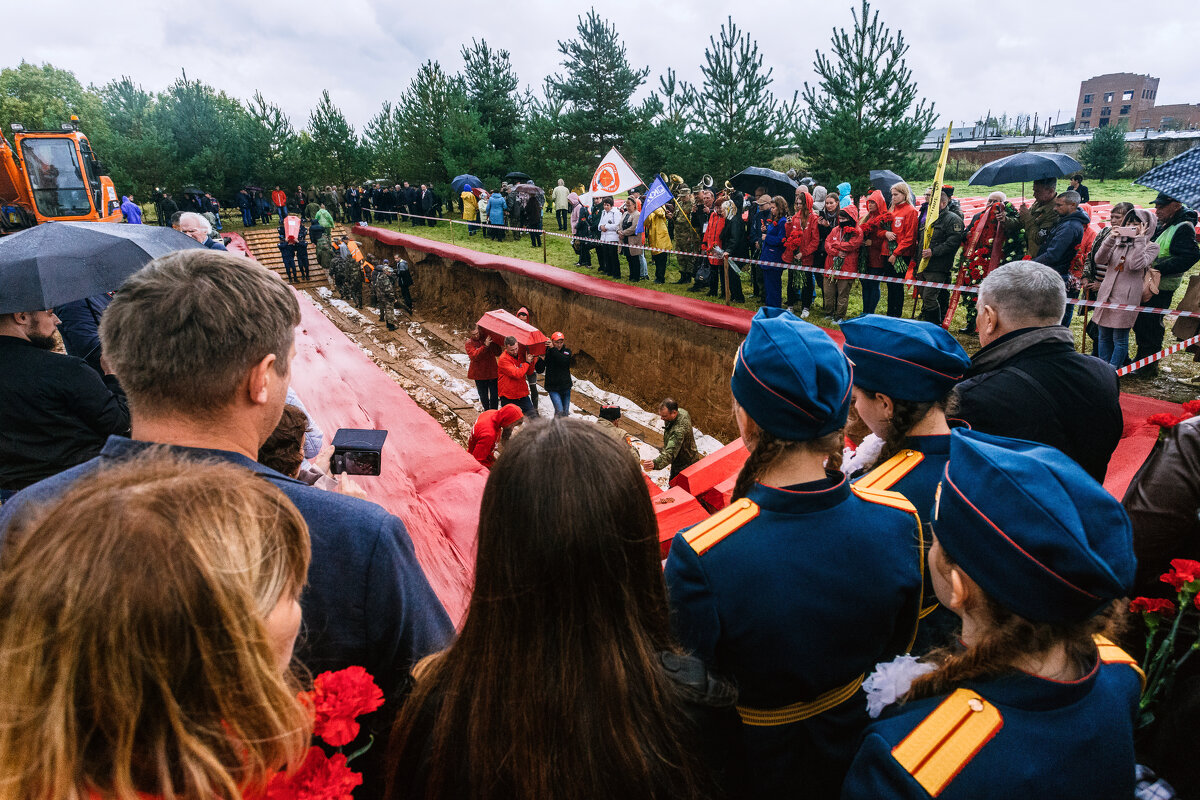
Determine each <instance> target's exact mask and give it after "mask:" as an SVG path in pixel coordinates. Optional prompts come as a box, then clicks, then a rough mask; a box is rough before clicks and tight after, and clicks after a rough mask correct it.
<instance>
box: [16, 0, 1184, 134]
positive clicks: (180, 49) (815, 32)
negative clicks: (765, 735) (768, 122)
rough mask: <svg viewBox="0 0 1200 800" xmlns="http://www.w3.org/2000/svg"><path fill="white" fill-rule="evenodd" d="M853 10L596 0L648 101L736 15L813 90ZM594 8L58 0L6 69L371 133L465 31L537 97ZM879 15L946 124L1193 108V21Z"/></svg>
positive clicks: (884, 0)
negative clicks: (325, 119)
mask: <svg viewBox="0 0 1200 800" xmlns="http://www.w3.org/2000/svg"><path fill="white" fill-rule="evenodd" d="M852 6H853V7H857V3H850V2H836V1H835V2H821V3H819V4H818V3H812V2H782V3H765V2H757V1H756V2H749V3H737V4H731V3H719V2H714V1H713V0H688V1H687V2H680V1H679V0H644V1H643V2H626V1H625V0H609V2H605V3H602V4H596V7H597V8H601V9H603V11H604V13H605V14H606V15H607V16H608V18H609V19H610V20H612V21H614V22H615V23H616V26H617V30H618V32H619V33H620V34H621V36H622V37H623V39H624V41H625V44H626V47H627V49H628V54H629V59H630V61H631V62H632V63H633V64H634V65H635V66H649V67H650V76H649V79H648V80H647V85H646V86H644V87H643V89H642V90H641V92H640V93H639V96H640V95H645V94H646V93H648V91H649V90H650V88H654V87H657V85H658V77H659V76H660V75H662V74H663V73H664V72H665V71H666V69H667V68H668V67H674V68H675V69H676V71H677V72H678V74H679V75H680V77H681V78H684V79H687V80H693V81H697V80H699V78H700V68H699V65H700V64H701V63H702V62H703V60H704V49H705V47H706V45H707V43H708V37H709V36H710V35H712V34H715V33H716V32H717V31H718V29H719V28H720V25H721V23H722V22H724V21H725V17H726V14H727V13H729V10H730V9H732V8H738V9H741V10H739V11H735V12H733V18H734V22H735V23H736V24H737V25H739V26H740V27H742V28H744V29H745V30H746V31H747V32H748V33H749V34H750V35H751V36H752V37H754V38H755V39H757V41H758V44H759V48H760V51H761V52H762V54H763V56H764V61H765V65H766V66H769V67H773V68H774V78H775V83H774V84H773V87H772V88H773V89H774V90H775V92H776V94H778V95H780V96H787V97H790V96H791V93H792V92H793V91H794V90H797V89H800V88H802V86H803V84H804V81H805V80H809V81H812V80H813V77H814V75H813V71H812V65H813V58H814V52H815V51H816V50H818V49H820V50H822V51H823V52H829V46H830V33H831V30H832V28H833V27H834V26H839V27H840V26H846V27H849V26H850V25H851V23H852V20H851V16H850V9H851V7H852ZM1184 6H1186V4H1179V5H1176V6H1175V7H1174V8H1175V12H1180V10H1181V9H1182V8H1183V7H1184ZM588 7H589V4H587V3H572V2H569V0H521V2H516V3H506V2H487V3H482V2H474V0H456V1H455V2H447V1H446V0H442V2H421V3H414V2H403V3H400V2H381V1H377V0H290V2H288V3H287V4H286V6H285V5H283V4H280V3H272V2H264V3H255V2H232V0H205V2H202V3H195V4H188V5H183V4H168V3H163V2H161V0H160V1H159V2H153V3H150V2H141V1H140V0H138V1H137V2H133V1H132V0H116V2H114V3H110V4H108V5H107V6H105V7H104V9H103V10H99V9H97V7H96V5H95V4H94V3H92V2H87V3H84V2H82V0H56V2H53V3H45V2H43V4H42V11H41V12H38V14H37V15H40V16H45V14H52V15H53V16H54V18H55V20H57V22H51V23H47V21H46V20H44V19H43V20H42V23H40V24H39V25H37V26H35V27H34V28H30V29H28V30H27V31H26V33H27V34H28V35H22V36H19V37H18V36H10V37H8V38H7V40H6V42H5V48H4V53H3V54H0V67H4V66H15V65H16V64H17V63H19V62H20V61H21V60H22V59H24V60H26V61H31V62H35V63H41V62H47V61H48V62H50V63H52V64H54V65H55V66H57V67H63V68H67V69H70V70H72V71H74V73H75V74H76V76H77V77H78V78H79V79H80V81H82V82H83V83H84V84H85V85H86V84H89V83H95V84H97V85H101V84H104V83H106V82H108V81H110V80H112V79H114V78H117V77H119V76H121V75H129V76H131V77H132V78H133V79H134V80H135V81H136V82H137V83H140V84H141V85H142V86H143V87H145V88H146V89H148V90H152V91H159V90H162V89H164V88H166V87H167V86H169V85H170V84H171V82H172V81H174V80H175V78H177V77H178V76H179V73H180V70H181V69H186V70H187V74H188V76H189V77H191V78H198V79H200V80H202V81H205V82H207V83H209V84H212V85H213V86H215V87H217V88H218V89H223V90H225V91H226V92H227V93H229V94H232V95H234V96H237V97H240V98H242V99H249V98H250V97H251V96H252V95H253V94H254V92H255V91H261V92H262V93H263V95H264V96H265V97H266V98H267V99H268V100H270V101H272V102H275V103H277V104H279V105H280V106H282V107H283V109H284V110H285V111H286V112H287V113H288V114H289V115H290V116H291V117H292V120H293V122H294V123H295V124H296V126H297V128H300V127H303V125H304V124H305V123H306V122H307V120H308V113H309V110H310V109H311V108H312V107H313V106H314V105H315V104H316V101H317V99H318V97H319V96H320V92H321V90H322V89H328V90H329V92H330V95H331V96H332V98H333V100H334V102H335V103H336V104H337V105H339V106H340V107H341V108H342V110H343V111H344V112H345V113H346V115H347V117H348V118H349V120H350V122H351V123H352V124H353V125H354V126H355V128H356V129H357V130H360V131H361V129H362V127H363V125H364V123H365V122H366V121H367V120H368V119H370V117H371V116H373V115H374V114H375V113H376V112H377V111H378V109H379V106H380V104H381V103H382V102H383V101H384V100H394V99H396V98H397V97H398V96H399V95H400V94H401V92H403V90H404V89H405V87H407V85H408V83H409V81H410V80H411V79H412V76H413V74H414V73H415V71H416V68H417V66H418V65H419V64H420V63H421V62H423V61H425V60H426V59H435V60H437V61H440V62H441V64H442V66H443V68H445V69H446V70H447V71H451V72H455V71H458V70H459V69H460V67H461V64H462V59H461V56H460V55H459V48H460V46H461V45H462V43H464V42H469V41H470V40H471V38H472V37H481V38H486V39H487V41H488V42H489V44H491V45H492V46H493V47H497V48H505V49H507V50H509V51H510V52H511V54H512V62H513V65H514V67H515V68H516V71H517V77H518V78H519V79H520V81H521V88H522V89H524V87H525V86H526V85H530V86H532V87H533V88H534V90H535V91H537V90H539V89H540V87H541V84H542V80H543V78H544V77H545V76H546V75H547V74H550V73H552V72H554V71H561V66H560V61H561V56H560V55H559V53H558V48H557V41H558V40H566V39H569V38H571V37H573V36H574V34H575V25H576V18H577V16H578V14H580V13H584V12H586V10H587V8H588ZM874 8H875V9H878V10H879V11H880V17H881V19H882V20H883V21H884V22H886V23H887V24H888V25H889V26H890V27H891V28H892V29H893V30H896V29H901V30H902V31H903V34H904V37H905V39H906V41H907V42H908V44H909V45H910V48H911V49H910V50H909V53H908V66H909V68H910V69H911V70H912V72H913V76H914V78H915V79H916V81H917V83H918V85H919V87H920V92H921V93H922V94H923V95H925V96H926V97H928V98H930V99H932V100H934V101H935V103H936V107H937V111H938V112H939V113H940V115H941V116H940V119H939V121H938V125H945V124H946V122H947V121H949V120H953V121H954V122H955V123H956V125H957V124H959V123H961V122H962V121H964V120H967V121H974V120H975V119H977V118H981V117H982V116H983V114H984V113H985V112H986V111H987V110H988V108H991V109H992V111H993V113H994V114H996V115H997V116H998V115H999V114H1000V113H1001V112H1005V111H1006V112H1008V113H1009V115H1010V116H1011V115H1013V114H1017V113H1033V112H1035V111H1036V112H1037V113H1038V114H1039V115H1040V116H1042V117H1043V118H1044V117H1045V116H1046V115H1047V114H1049V115H1051V116H1054V115H1058V114H1061V120H1062V121H1066V120H1067V119H1069V118H1070V117H1071V115H1072V114H1073V113H1074V108H1075V101H1076V98H1077V96H1078V92H1079V82H1080V81H1081V80H1083V79H1084V78H1087V77H1090V76H1093V75H1098V74H1103V73H1107V72H1136V73H1149V74H1151V75H1153V76H1155V77H1157V78H1160V79H1161V83H1160V84H1159V93H1158V104H1160V105H1166V104H1170V103H1200V71H1198V70H1197V68H1196V64H1195V60H1194V54H1195V33H1196V28H1195V25H1194V24H1191V23H1186V22H1183V21H1182V18H1181V17H1178V15H1177V14H1176V13H1175V12H1167V13H1166V14H1165V16H1164V15H1163V14H1158V13H1153V14H1152V13H1146V12H1145V11H1144V10H1140V9H1141V7H1140V6H1137V5H1130V4H1129V3H1128V2H1116V1H1115V0H1088V1H1087V2H1079V1H1078V0H1060V1H1059V2H1057V3H1055V2H1053V1H1052V0H1004V2H997V0H986V1H984V0H955V2H942V1H940V0H938V1H935V2H923V3H914V2H899V0H877V1H876V3H875V4H874ZM185 9H186V11H185ZM1180 13H1181V12H1180ZM1172 20H1174V21H1172ZM85 125H86V122H85Z"/></svg>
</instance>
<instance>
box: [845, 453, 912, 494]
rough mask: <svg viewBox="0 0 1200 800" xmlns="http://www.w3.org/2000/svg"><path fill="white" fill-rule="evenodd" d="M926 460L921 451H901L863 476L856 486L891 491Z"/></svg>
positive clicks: (855, 483) (856, 482)
mask: <svg viewBox="0 0 1200 800" xmlns="http://www.w3.org/2000/svg"><path fill="white" fill-rule="evenodd" d="M924 460H925V454H924V453H922V452H920V451H919V450H901V451H900V452H899V453H896V455H894V456H892V457H891V458H889V459H888V460H887V461H885V462H883V463H882V464H880V465H879V466H878V467H876V468H875V469H873V470H871V471H870V472H868V473H867V474H866V475H863V476H862V477H861V478H859V479H858V480H857V481H855V482H854V485H855V486H861V487H863V488H864V489H890V488H892V487H893V486H895V485H896V484H897V483H898V482H899V480H900V479H901V478H903V477H904V476H905V475H907V474H908V473H910V472H912V471H913V469H915V468H916V466H917V465H918V464H920V463H921V462H922V461H924Z"/></svg>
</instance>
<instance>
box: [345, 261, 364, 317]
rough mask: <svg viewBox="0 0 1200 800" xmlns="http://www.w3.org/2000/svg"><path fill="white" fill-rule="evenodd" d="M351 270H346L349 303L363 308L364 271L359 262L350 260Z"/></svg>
mask: <svg viewBox="0 0 1200 800" xmlns="http://www.w3.org/2000/svg"><path fill="white" fill-rule="evenodd" d="M349 262H350V263H349V268H348V269H347V270H346V288H347V289H348V290H349V291H348V295H349V296H348V297H347V298H346V300H347V302H350V303H353V304H354V305H355V306H357V307H358V308H362V304H363V269H362V266H360V265H359V264H358V262H356V261H354V260H352V259H351V260H349Z"/></svg>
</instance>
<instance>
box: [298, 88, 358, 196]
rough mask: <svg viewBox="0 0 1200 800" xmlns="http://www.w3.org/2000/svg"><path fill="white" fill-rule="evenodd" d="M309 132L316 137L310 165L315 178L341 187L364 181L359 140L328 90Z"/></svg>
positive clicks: (309, 119)
mask: <svg viewBox="0 0 1200 800" xmlns="http://www.w3.org/2000/svg"><path fill="white" fill-rule="evenodd" d="M308 130H309V133H310V135H311V137H312V139H311V145H310V146H311V155H312V157H311V158H309V159H308V163H309V167H310V168H311V170H312V173H314V174H313V177H316V178H317V180H319V181H320V182H321V183H330V182H334V181H336V182H337V183H338V184H339V185H344V184H348V183H350V182H351V181H354V180H358V179H360V178H362V153H361V145H360V144H359V141H358V137H357V136H356V135H355V133H354V128H353V127H351V125H350V123H349V122H347V121H346V116H345V115H344V114H343V113H342V111H341V109H339V108H338V107H337V106H335V105H334V104H333V101H332V100H330V99H329V90H328V89H326V90H324V91H322V92H321V100H320V102H318V103H317V107H316V108H314V109H313V111H312V113H311V114H310V115H309V118H308ZM309 180H312V177H310V178H309Z"/></svg>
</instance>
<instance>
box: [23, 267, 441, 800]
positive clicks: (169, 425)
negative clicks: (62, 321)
mask: <svg viewBox="0 0 1200 800" xmlns="http://www.w3.org/2000/svg"><path fill="white" fill-rule="evenodd" d="M299 322H300V307H299V304H298V303H297V301H296V298H295V295H294V294H293V292H292V290H291V289H290V288H289V287H288V286H287V285H286V284H285V283H284V282H283V281H281V280H279V278H278V277H276V276H275V275H274V274H273V273H271V272H270V271H269V270H267V269H266V268H265V267H261V266H259V265H258V264H256V263H255V262H253V261H247V260H246V259H244V258H240V257H238V256H233V255H230V254H227V253H221V252H216V251H212V250H206V249H194V250H180V251H177V252H174V253H171V254H169V255H166V256H163V257H161V258H159V259H156V260H155V261H153V262H151V263H150V264H148V265H147V266H146V267H144V268H143V269H142V270H140V271H139V272H137V273H136V274H135V275H133V276H132V277H131V278H129V280H127V281H126V282H125V284H124V285H123V286H122V287H121V290H120V291H119V292H118V293H117V296H116V298H114V300H113V302H112V304H111V305H110V306H109V307H108V309H107V310H106V311H105V313H104V317H103V319H102V321H101V326H100V338H101V343H102V345H103V349H104V354H105V358H106V360H108V361H109V362H111V364H112V366H113V368H114V371H115V372H116V373H118V374H119V375H120V376H121V382H122V385H123V387H124V388H125V390H126V392H127V394H128V396H129V400H130V402H129V406H130V408H131V409H132V412H133V413H132V438H129V439H126V438H124V437H121V436H112V437H110V438H109V439H108V442H107V443H106V444H105V445H104V448H103V449H102V450H101V452H100V455H99V456H98V457H96V458H93V459H92V460H91V461H87V462H84V463H83V464H80V465H79V466H77V467H74V468H72V469H69V470H67V471H66V472H62V473H59V474H58V475H55V476H54V477H52V478H47V479H46V480H43V481H40V482H38V483H35V484H33V485H32V486H29V487H28V488H25V489H22V490H21V491H20V492H18V493H17V494H16V496H15V497H13V499H12V500H10V501H9V502H6V503H5V504H4V505H3V506H0V536H3V535H4V532H5V531H7V530H9V524H10V523H12V522H13V521H14V520H16V519H18V518H20V517H21V516H23V515H24V514H25V513H26V512H27V511H29V510H31V509H33V508H36V507H37V506H38V505H40V504H41V503H43V502H45V501H47V500H50V499H52V498H54V497H57V496H59V495H61V494H62V493H63V492H64V491H66V490H67V488H68V487H69V486H70V485H71V484H73V483H74V482H75V481H78V480H87V477H88V475H89V474H91V473H93V472H94V471H96V470H99V469H103V468H104V467H105V466H107V465H109V464H112V463H114V462H116V461H118V460H122V459H127V458H131V457H136V456H137V455H138V454H139V453H143V452H145V451H147V450H149V449H151V448H153V447H155V446H156V445H165V446H166V447H168V448H169V449H170V450H171V451H172V452H175V453H178V454H179V455H180V456H182V457H185V458H196V459H216V460H219V461H227V462H231V463H234V464H238V465H240V466H242V467H245V468H246V469H248V470H250V471H251V472H254V473H255V474H256V475H259V476H261V477H262V478H263V479H264V480H267V481H270V482H271V483H273V484H274V485H276V486H277V487H279V489H280V490H282V491H283V493H284V494H286V495H287V496H288V499H290V500H291V501H292V502H293V503H294V504H295V505H296V508H297V509H299V511H300V513H301V515H303V517H304V520H305V522H307V523H308V528H309V535H310V536H311V539H312V566H311V567H310V569H309V575H308V584H307V585H306V586H305V587H304V592H303V594H302V595H301V598H300V605H301V608H302V609H303V612H304V629H303V631H302V634H301V641H300V643H299V645H298V648H297V656H298V658H299V660H300V662H301V663H302V664H303V665H304V666H305V667H307V668H308V670H309V671H310V672H312V673H313V674H314V675H316V674H319V673H320V672H322V671H324V670H336V669H342V668H345V667H349V666H354V665H358V666H362V667H364V668H366V670H367V671H368V672H370V673H371V674H372V675H373V676H374V678H375V681H376V683H378V684H379V686H380V688H382V689H383V691H384V695H385V697H386V698H388V700H389V701H392V702H389V703H388V704H385V706H384V707H383V708H382V709H381V710H380V711H378V712H375V713H374V714H371V715H370V716H368V717H365V718H364V721H365V724H364V725H363V731H362V734H361V736H360V740H359V741H358V742H356V743H353V744H351V745H350V746H349V751H351V752H352V751H354V750H356V749H357V748H359V747H361V746H362V745H363V744H365V743H366V741H367V739H368V737H369V736H372V735H373V736H374V737H375V738H376V739H380V740H383V739H386V737H387V733H388V731H389V729H390V727H391V721H392V717H393V716H394V714H395V711H396V707H395V701H398V700H399V699H400V698H401V696H402V695H403V692H404V688H405V686H406V684H407V681H408V676H409V670H410V669H411V667H412V665H413V664H414V663H415V662H416V661H417V660H418V659H420V658H422V657H424V656H426V655H428V654H430V653H432V652H435V651H438V650H440V649H442V648H443V647H445V646H446V645H447V644H448V643H449V641H450V638H451V636H452V635H453V632H454V629H453V626H452V625H451V623H450V619H449V617H448V616H447V615H446V612H445V610H444V609H443V608H442V605H441V603H440V602H439V601H438V598H437V596H436V595H435V594H434V592H433V589H432V588H431V587H430V585H429V582H428V580H426V578H425V574H424V573H423V572H422V570H421V566H420V564H419V563H418V562H417V558H416V554H415V553H414V550H413V543H412V540H411V539H410V538H409V536H408V532H407V531H406V530H405V528H404V523H403V522H401V521H400V519H398V518H397V517H395V516H393V515H392V514H389V513H388V512H387V511H385V510H384V509H383V508H381V507H379V506H377V505H375V504H374V503H369V502H366V501H364V500H358V499H355V498H352V497H348V496H345V495H341V494H337V493H333V492H327V491H324V490H321V489H317V488H315V487H311V486H308V485H307V484H304V483H301V482H300V481H296V480H293V479H291V478H288V477H285V476H284V475H281V474H280V473H278V472H275V471H274V470H271V469H268V468H267V467H264V466H262V465H261V464H258V463H257V462H256V460H255V459H256V458H257V455H258V449H259V447H260V446H261V445H262V443H263V442H265V441H266V439H267V437H268V436H269V435H270V434H271V432H272V431H273V430H274V429H275V426H276V424H277V423H278V421H279V418H280V415H281V414H282V413H283V404H284V400H285V398H286V395H287V390H288V382H289V378H290V374H291V361H292V357H293V355H294V354H295V347H294V342H293V340H294V329H295V326H296V325H297V324H299ZM81 368H83V367H82V363H81ZM83 369H85V370H86V368H83ZM88 372H89V373H90V371H88ZM151 568H153V565H142V564H131V565H130V571H131V577H136V573H137V571H138V570H140V569H151ZM386 751H387V747H386V742H385V741H376V742H375V745H374V747H372V748H371V751H370V753H368V755H367V756H366V757H364V758H363V759H362V760H361V761H359V762H356V768H359V767H361V770H362V771H363V772H364V773H365V775H364V778H365V783H364V789H365V790H367V794H369V795H371V796H378V795H379V794H380V793H381V791H382V780H383V777H382V772H381V771H380V770H381V766H380V764H381V762H380V763H376V762H379V759H381V757H382V755H383V754H384V753H386ZM363 762H368V763H363ZM364 796H365V795H364Z"/></svg>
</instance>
